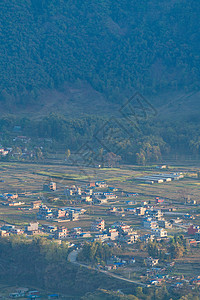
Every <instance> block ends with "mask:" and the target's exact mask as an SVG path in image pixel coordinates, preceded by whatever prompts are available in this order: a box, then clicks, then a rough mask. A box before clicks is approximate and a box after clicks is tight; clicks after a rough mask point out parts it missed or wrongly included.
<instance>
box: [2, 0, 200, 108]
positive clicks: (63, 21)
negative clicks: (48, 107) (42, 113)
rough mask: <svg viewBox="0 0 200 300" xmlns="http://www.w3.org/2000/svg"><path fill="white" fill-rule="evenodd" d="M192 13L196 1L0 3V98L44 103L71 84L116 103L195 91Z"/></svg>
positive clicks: (36, 0) (194, 23)
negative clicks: (142, 96)
mask: <svg viewBox="0 0 200 300" xmlns="http://www.w3.org/2000/svg"><path fill="white" fill-rule="evenodd" d="M199 9H200V6H199V3H198V1H196V0H190V1H186V0H183V1H179V0H177V1H175V0H171V1H167V3H165V2H163V1H162V0H149V1H146V0H141V1H131V2H130V1H127V0H120V1H119V0H117V1H115V2H114V3H110V1H108V0H104V1H100V2H99V1H97V0H93V1H91V0H85V1H80V0H73V1H72V0H68V1H63V0H52V1H48V0H21V1H18V0H11V1H2V3H1V4H0V28H1V33H0V37H1V48H0V57H1V58H0V60H1V61H0V62H1V63H0V72H1V82H0V90H1V93H0V100H1V101H2V103H6V105H7V106H6V107H12V105H13V104H14V103H16V104H17V107H18V108H20V107H26V106H27V105H28V106H29V107H30V106H34V105H35V103H38V102H39V103H41V101H42V102H43V101H44V103H43V104H44V105H45V99H47V98H48V97H49V92H50V91H51V90H52V91H55V90H57V91H58V92H59V90H60V89H61V88H63V86H64V85H66V84H67V85H71V84H74V82H76V86H77V85H78V84H79V83H80V87H82V82H85V83H86V85H85V88H86V89H87V85H90V86H91V88H92V89H93V90H94V91H95V90H96V91H97V93H98V94H99V93H100V94H101V97H103V98H104V99H108V100H109V101H112V102H117V103H120V102H123V100H124V98H125V97H126V96H127V95H129V94H130V93H131V91H132V89H136V90H139V91H140V92H142V93H143V92H144V93H147V94H154V93H157V92H159V93H160V92H162V91H166V90H172V91H173V90H182V89H186V90H188V89H189V90H192V89H193V88H198V86H199V79H200V71H199V68H198V67H197V66H198V65H199V46H200V45H199V43H200V42H199V41H200V40H199V38H198V28H199ZM45 90H46V91H48V92H47V93H46V94H44V91H45ZM41 95H42V96H43V97H41ZM94 98H95V97H94ZM74 101H75V102H76V100H74ZM90 101H91V102H92V101H94V104H96V102H95V99H94V100H93V99H91V100H90Z"/></svg>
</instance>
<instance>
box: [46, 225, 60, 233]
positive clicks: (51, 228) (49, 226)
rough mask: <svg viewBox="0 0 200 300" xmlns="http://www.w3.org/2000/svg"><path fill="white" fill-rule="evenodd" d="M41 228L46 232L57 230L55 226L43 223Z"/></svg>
mask: <svg viewBox="0 0 200 300" xmlns="http://www.w3.org/2000/svg"><path fill="white" fill-rule="evenodd" d="M43 230H44V232H47V233H55V231H56V230H57V226H52V225H46V224H44V225H43Z"/></svg>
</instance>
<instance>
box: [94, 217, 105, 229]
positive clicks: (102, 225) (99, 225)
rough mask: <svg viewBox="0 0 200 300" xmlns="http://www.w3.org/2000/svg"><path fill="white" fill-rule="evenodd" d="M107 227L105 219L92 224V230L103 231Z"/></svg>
mask: <svg viewBox="0 0 200 300" xmlns="http://www.w3.org/2000/svg"><path fill="white" fill-rule="evenodd" d="M104 229H105V221H104V220H103V219H98V220H95V221H94V222H93V223H92V225H91V230H92V231H103V230H104Z"/></svg>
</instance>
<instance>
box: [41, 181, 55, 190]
mask: <svg viewBox="0 0 200 300" xmlns="http://www.w3.org/2000/svg"><path fill="white" fill-rule="evenodd" d="M43 191H45V192H51V191H56V183H55V182H53V181H50V182H49V183H48V184H44V185H43Z"/></svg>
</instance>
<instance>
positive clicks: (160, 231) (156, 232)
mask: <svg viewBox="0 0 200 300" xmlns="http://www.w3.org/2000/svg"><path fill="white" fill-rule="evenodd" d="M152 234H154V235H155V237H156V238H165V237H167V231H166V230H165V229H164V228H159V229H154V230H152Z"/></svg>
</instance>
